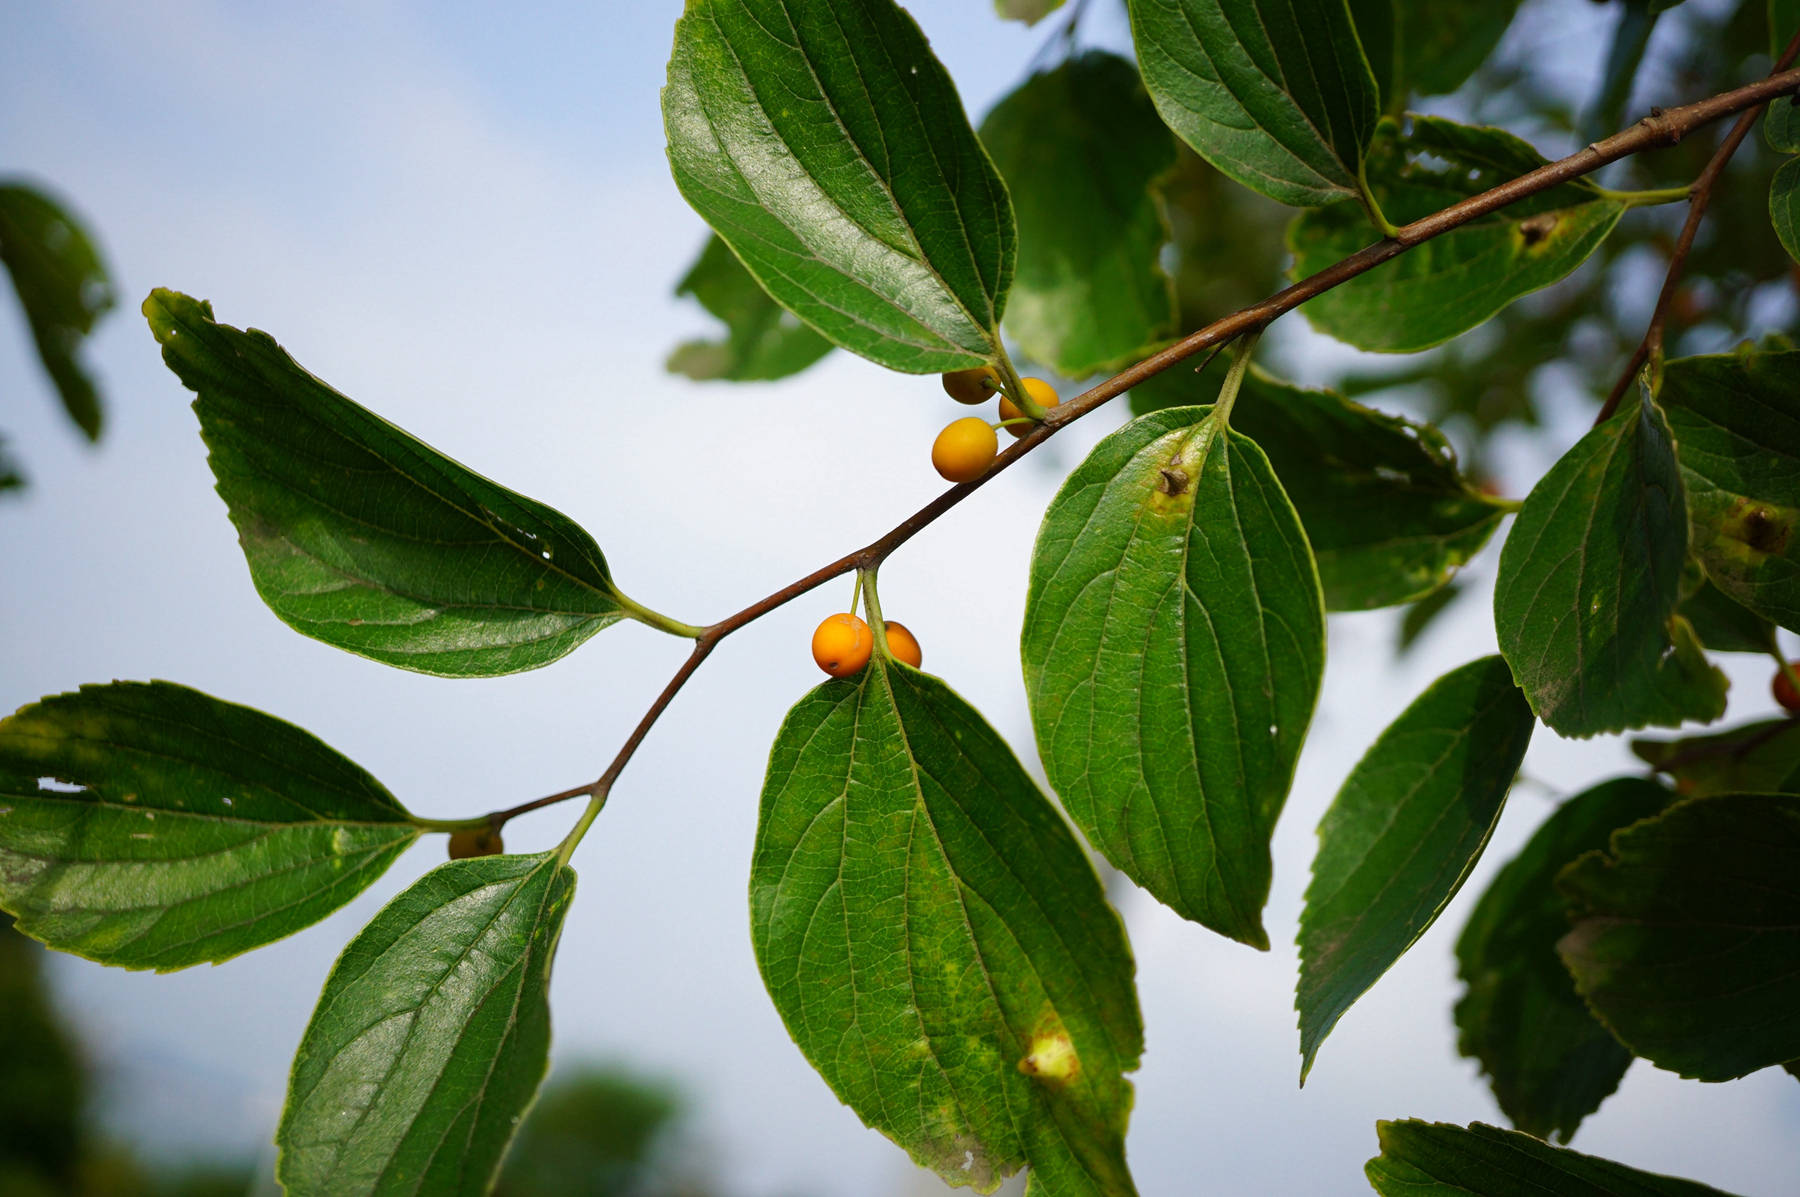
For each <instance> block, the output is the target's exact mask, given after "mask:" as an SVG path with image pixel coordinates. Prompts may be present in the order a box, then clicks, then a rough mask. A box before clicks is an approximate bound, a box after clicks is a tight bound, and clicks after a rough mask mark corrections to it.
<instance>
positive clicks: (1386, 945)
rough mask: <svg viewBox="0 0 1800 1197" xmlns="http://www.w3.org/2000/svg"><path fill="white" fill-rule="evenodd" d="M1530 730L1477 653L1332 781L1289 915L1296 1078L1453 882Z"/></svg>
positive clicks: (1424, 924)
mask: <svg viewBox="0 0 1800 1197" xmlns="http://www.w3.org/2000/svg"><path fill="white" fill-rule="evenodd" d="M1532 726H1533V721H1532V718H1531V708H1530V707H1528V706H1526V705H1525V699H1524V697H1523V696H1522V695H1521V694H1520V693H1519V690H1518V687H1517V686H1515V685H1513V681H1512V677H1511V675H1510V674H1509V673H1508V672H1507V668H1506V662H1504V661H1502V660H1501V659H1500V658H1499V657H1482V658H1481V659H1479V660H1476V661H1471V662H1470V663H1469V664H1467V665H1463V666H1461V667H1459V668H1457V669H1453V670H1451V671H1450V672H1449V673H1446V674H1445V675H1444V676H1443V677H1441V678H1439V679H1438V680H1437V681H1435V682H1433V683H1432V684H1431V686H1430V687H1429V688H1428V689H1426V691H1425V692H1424V693H1423V694H1421V695H1419V697H1418V698H1416V699H1415V700H1413V704H1412V705H1411V706H1409V707H1407V708H1406V710H1405V711H1403V712H1402V713H1401V715H1400V717H1399V718H1398V719H1396V720H1394V722H1393V723H1391V724H1389V725H1388V727H1387V730H1385V731H1383V732H1382V733H1381V735H1380V736H1379V737H1378V738H1377V739H1376V741H1375V743H1374V744H1373V745H1371V746H1370V748H1369V751H1368V752H1366V753H1365V754H1363V758H1362V760H1360V761H1358V762H1357V765H1356V768H1355V769H1353V770H1351V773H1350V776H1349V777H1348V778H1347V779H1345V781H1344V788H1343V789H1341V790H1339V791H1338V795H1337V798H1336V799H1334V800H1333V801H1332V804H1331V809H1330V810H1328V811H1326V812H1325V817H1324V818H1323V819H1322V820H1320V822H1319V854H1318V856H1317V857H1316V858H1314V860H1313V875H1312V883H1311V884H1310V885H1308V886H1307V887H1306V909H1305V911H1304V912H1303V913H1302V914H1301V916H1300V939H1299V943H1300V984H1299V987H1298V989H1297V990H1296V992H1295V1000H1294V1005H1295V1007H1296V1009H1298V1010H1299V1012H1300V1056H1301V1065H1300V1081H1301V1083H1302V1084H1304V1083H1305V1082H1306V1074H1307V1072H1308V1071H1310V1070H1311V1068H1312V1065H1313V1058H1314V1057H1315V1056H1316V1055H1317V1054H1318V1051H1319V1044H1320V1043H1321V1042H1323V1041H1324V1039H1325V1036H1327V1035H1329V1034H1330V1033H1331V1029H1332V1027H1334V1026H1336V1025H1337V1022H1338V1019H1340V1018H1342V1017H1343V1015H1344V1012H1345V1011H1347V1010H1348V1009H1350V1006H1351V1004H1352V1003H1354V1002H1355V1001H1356V999H1357V998H1359V997H1361V996H1362V995H1363V994H1365V993H1367V992H1368V991H1369V988H1370V987H1371V986H1373V985H1374V984H1375V982H1376V981H1378V980H1379V979H1380V978H1381V974H1383V973H1385V972H1387V970H1388V969H1389V968H1390V967H1392V966H1393V964H1394V962H1395V961H1396V960H1398V959H1400V957H1401V956H1402V955H1404V954H1405V953H1406V950H1407V949H1408V948H1410V947H1411V946H1412V945H1413V944H1414V943H1416V942H1418V939H1419V936H1421V935H1423V934H1425V930H1426V928H1428V927H1430V926H1431V924H1432V923H1433V922H1434V921H1436V919H1437V916H1438V915H1439V913H1441V912H1442V911H1443V909H1444V907H1445V906H1447V905H1449V902H1450V899H1451V898H1453V897H1455V896H1456V891H1457V890H1459V889H1461V888H1462V883H1463V881H1464V879H1465V878H1467V877H1468V875H1469V870H1470V869H1472V868H1474V867H1475V862H1476V861H1477V860H1479V859H1480V858H1481V850H1482V849H1483V848H1485V847H1487V842H1488V836H1489V835H1491V834H1492V833H1493V830H1494V824H1495V823H1496V822H1497V821H1498V820H1499V818H1500V808H1501V806H1502V805H1503V804H1504V803H1505V801H1506V791H1507V790H1509V789H1511V788H1512V783H1513V775H1514V774H1515V773H1517V772H1518V770H1519V762H1520V761H1521V760H1523V759H1524V757H1525V747H1526V745H1528V744H1530V743H1531V729H1532Z"/></svg>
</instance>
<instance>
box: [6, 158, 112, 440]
mask: <svg viewBox="0 0 1800 1197" xmlns="http://www.w3.org/2000/svg"><path fill="white" fill-rule="evenodd" d="M0 263H4V264H5V266H6V269H7V271H8V272H9V273H10V274H11V275H12V282H13V290H15V291H17V292H18V295H19V305H20V306H21V307H23V308H24V309H25V320H26V322H27V323H28V324H29V325H30V326H31V339H32V340H33V341H34V342H36V344H37V352H38V358H39V360H41V361H42V362H43V363H44V372H45V373H47V374H48V375H50V381H51V382H52V383H54V384H55V386H56V391H57V394H58V395H60V396H61V397H62V404H63V410H64V411H66V412H68V414H69V419H71V420H73V421H74V422H75V425H76V427H78V428H80V429H81V431H82V432H84V433H85V434H87V438H88V439H89V440H90V441H93V440H98V439H100V423H101V418H102V417H101V410H100V392H99V391H98V390H97V389H96V388H95V386H94V380H93V379H92V378H90V377H88V373H87V371H86V370H85V369H83V368H82V365H81V362H80V361H79V360H78V355H79V353H80V351H81V345H82V342H83V340H85V339H86V337H87V335H88V334H89V333H91V332H93V331H94V322H95V321H96V320H98V319H99V318H100V317H101V316H102V315H104V314H105V313H106V311H107V309H109V308H111V307H112V305H113V289H112V280H111V278H109V277H108V275H107V273H106V264H105V263H104V262H102V261H101V260H100V251H99V250H98V249H97V248H95V245H94V241H93V238H92V237H90V236H89V235H88V232H87V230H86V229H84V228H82V226H81V222H80V221H78V220H76V219H75V218H74V217H73V216H71V215H70V214H69V212H68V210H67V209H66V208H64V207H62V206H61V205H59V204H58V203H56V201H54V200H52V199H51V198H50V197H49V196H47V195H45V194H44V193H43V192H41V191H39V190H37V189H36V188H33V187H28V186H26V185H24V184H23V183H19V182H16V181H0Z"/></svg>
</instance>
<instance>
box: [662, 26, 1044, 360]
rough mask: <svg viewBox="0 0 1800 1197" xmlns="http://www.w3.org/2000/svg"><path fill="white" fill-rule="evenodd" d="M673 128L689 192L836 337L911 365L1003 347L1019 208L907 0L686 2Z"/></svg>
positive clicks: (672, 97)
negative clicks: (897, 0)
mask: <svg viewBox="0 0 1800 1197" xmlns="http://www.w3.org/2000/svg"><path fill="white" fill-rule="evenodd" d="M663 127H664V130H665V132H666V133H667V135H668V139H669V165H670V168H671V169H672V170H673V172H674V175H675V183H676V186H677V187H679V188H680V189H681V194H682V195H683V196H685V197H686V198H687V201H688V203H690V204H692V205H693V206H694V209H695V210H696V211H697V212H699V213H700V215H701V216H703V217H705V218H706V222H707V223H708V224H710V225H712V227H713V228H714V229H715V230H716V231H717V232H718V234H719V235H720V236H721V237H723V238H724V239H725V241H726V242H727V243H728V244H729V245H730V246H731V248H732V249H733V250H735V251H736V252H737V255H738V257H739V258H740V259H742V260H743V263H744V265H745V266H747V267H749V269H750V273H751V274H753V275H755V276H756V279H757V281H758V282H759V283H761V284H762V285H763V287H764V288H765V289H766V290H767V291H768V292H769V294H770V295H773V296H774V297H775V299H776V300H777V301H779V302H780V303H781V304H782V305H783V306H784V307H786V308H788V309H789V310H791V311H792V312H793V313H794V314H795V315H797V316H799V317H800V318H801V319H802V320H804V321H805V322H806V323H807V324H810V325H812V326H813V327H814V328H816V329H818V330H819V332H821V333H823V334H824V335H825V336H826V338H827V339H829V340H831V341H832V342H833V343H835V344H838V345H842V346H843V347H844V348H846V349H848V350H850V351H852V352H853V353H859V354H861V355H862V356H864V357H866V358H869V359H870V360H871V361H875V362H878V363H880V364H881V365H884V366H888V367H891V368H893V369H895V370H906V371H909V372H912V373H926V372H930V371H939V370H954V369H959V368H963V367H968V366H976V365H980V364H982V363H984V362H990V361H994V360H996V359H997V358H998V357H999V355H1000V352H1001V350H1000V344H999V328H1000V316H1001V313H1002V312H1003V311H1004V310H1005V307H1006V291H1007V288H1008V286H1009V285H1010V284H1011V281H1012V272H1013V254H1014V248H1013V238H1014V234H1013V214H1012V205H1011V203H1010V202H1009V200H1008V199H1007V195H1006V187H1005V185H1004V184H1003V183H1002V182H1001V181H1000V175H999V174H998V172H996V171H995V169H994V164H993V163H992V162H990V161H989V160H988V156H987V151H986V150H984V149H982V147H981V143H980V141H978V140H977V139H976V137H975V132H974V130H973V129H971V128H970V127H969V121H968V118H967V116H966V115H964V113H963V109H962V101H961V100H960V99H959V98H958V97H957V94H956V88H955V85H954V84H952V83H951V82H950V76H949V74H948V73H947V72H946V71H945V70H944V67H943V65H942V64H941V63H939V62H938V60H937V59H936V58H935V57H933V55H932V53H931V47H930V46H929V45H928V44H927V43H926V41H925V36H924V34H922V33H921V32H920V31H919V27H918V26H917V25H916V24H914V22H913V19H912V18H911V17H910V16H908V15H907V14H906V13H905V12H904V11H902V10H901V9H900V8H899V7H898V6H897V5H895V4H893V3H892V0H688V3H687V8H686V12H685V14H684V15H683V16H682V18H681V19H680V20H679V21H678V22H677V23H676V25H675V49H674V53H673V55H672V56H671V57H670V59H669V82H668V86H667V87H666V88H665V89H664V90H663Z"/></svg>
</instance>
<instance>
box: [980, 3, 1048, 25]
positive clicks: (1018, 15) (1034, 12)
mask: <svg viewBox="0 0 1800 1197" xmlns="http://www.w3.org/2000/svg"><path fill="white" fill-rule="evenodd" d="M1062 6H1063V0H994V11H995V12H997V13H999V14H1000V17H1001V19H1002V20H1006V21H1023V22H1025V23H1026V24H1027V25H1035V24H1037V23H1038V22H1039V21H1041V20H1043V19H1044V18H1045V17H1047V16H1049V15H1050V14H1051V13H1053V12H1055V11H1056V10H1057V9H1059V8H1061V7H1062Z"/></svg>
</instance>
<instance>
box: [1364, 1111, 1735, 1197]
mask: <svg viewBox="0 0 1800 1197" xmlns="http://www.w3.org/2000/svg"><path fill="white" fill-rule="evenodd" d="M1375 1131H1376V1133H1377V1134H1378V1135H1379V1136H1380V1139H1381V1154H1380V1155H1378V1156H1376V1157H1375V1158H1374V1159H1372V1160H1370V1161H1369V1162H1368V1163H1367V1164H1365V1165H1363V1172H1364V1173H1365V1174H1367V1176H1368V1178H1369V1183H1370V1184H1371V1185H1373V1186H1374V1187H1375V1191H1376V1192H1377V1193H1380V1194H1382V1197H1543V1195H1544V1194H1546V1193H1554V1194H1556V1195H1557V1197H1730V1195H1729V1194H1726V1193H1723V1192H1721V1191H1720V1190H1718V1189H1713V1188H1708V1187H1707V1186H1706V1185H1703V1184H1696V1183H1694V1182H1693V1181H1691V1180H1681V1179H1679V1178H1677V1177H1673V1176H1660V1175H1658V1174H1657V1173H1654V1172H1640V1171H1639V1170H1638V1169H1636V1168H1627V1167H1626V1166H1625V1165H1624V1164H1615V1163H1613V1162H1612V1161H1611V1160H1603V1159H1601V1158H1600V1157H1599V1156H1593V1155H1583V1154H1581V1153H1580V1152H1579V1151H1570V1150H1569V1149H1568V1148H1566V1147H1552V1146H1551V1145H1550V1144H1548V1143H1545V1142H1544V1141H1542V1140H1541V1139H1535V1138H1533V1137H1532V1136H1530V1135H1525V1134H1520V1133H1519V1132H1518V1131H1509V1130H1501V1129H1500V1128H1499V1127H1497V1126H1488V1125H1486V1124H1485V1123H1481V1122H1476V1123H1472V1124H1471V1125H1470V1126H1468V1127H1467V1128H1464V1127H1460V1126H1452V1125H1450V1124H1449V1123H1445V1122H1420V1121H1418V1120H1416V1119H1408V1120H1406V1121H1405V1122H1377V1123H1376V1124H1375Z"/></svg>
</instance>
